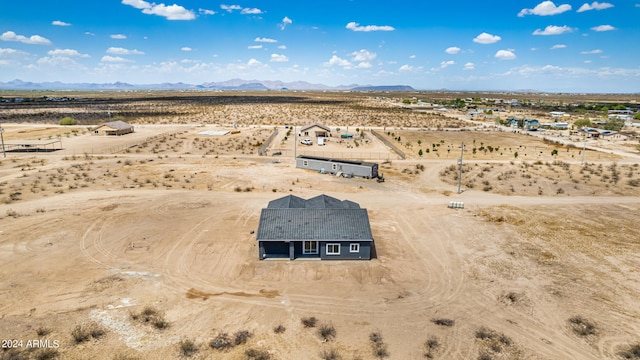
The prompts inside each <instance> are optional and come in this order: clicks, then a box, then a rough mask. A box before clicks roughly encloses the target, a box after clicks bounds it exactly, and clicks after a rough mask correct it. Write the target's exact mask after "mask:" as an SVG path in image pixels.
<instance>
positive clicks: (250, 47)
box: [247, 45, 262, 50]
mask: <svg viewBox="0 0 640 360" xmlns="http://www.w3.org/2000/svg"><path fill="white" fill-rule="evenodd" d="M247 49H250V50H253V49H262V45H249V46H247Z"/></svg>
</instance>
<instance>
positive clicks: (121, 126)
mask: <svg viewBox="0 0 640 360" xmlns="http://www.w3.org/2000/svg"><path fill="white" fill-rule="evenodd" d="M104 126H108V127H110V128H112V129H116V130H126V129H131V128H132V127H133V126H131V125H129V124H127V123H126V122H124V121H120V120H116V121H111V122H107V123H104Z"/></svg>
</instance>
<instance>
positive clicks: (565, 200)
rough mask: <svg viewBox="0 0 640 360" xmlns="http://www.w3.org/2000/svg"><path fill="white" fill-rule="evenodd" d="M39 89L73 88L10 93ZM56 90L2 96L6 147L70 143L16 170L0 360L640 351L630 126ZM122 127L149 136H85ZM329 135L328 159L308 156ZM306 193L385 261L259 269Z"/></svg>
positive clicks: (3, 168) (638, 244)
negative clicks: (517, 125)
mask: <svg viewBox="0 0 640 360" xmlns="http://www.w3.org/2000/svg"><path fill="white" fill-rule="evenodd" d="M29 96H32V97H33V98H34V99H36V98H37V99H44V98H45V96H59V94H58V95H56V94H38V96H37V97H34V96H33V94H22V93H9V92H7V93H3V94H2V97H3V98H9V97H21V98H22V97H24V98H27V97H29ZM64 96H65V97H67V98H69V99H70V100H69V101H60V102H58V101H55V102H54V101H44V100H38V101H35V100H34V101H22V102H3V103H0V121H1V126H2V128H3V132H2V134H3V139H4V142H6V143H7V144H20V143H23V144H24V143H29V142H37V141H44V140H56V139H57V140H59V141H60V142H61V149H59V150H54V151H46V152H39V151H38V152H36V151H35V149H34V148H22V149H19V148H15V147H14V148H13V149H18V150H15V151H8V152H7V153H6V157H3V158H1V159H0V200H2V201H1V202H0V339H1V340H2V349H1V350H0V359H3V360H4V359H56V358H58V359H114V360H116V359H117V360H124V359H186V358H192V359H285V360H286V359H324V360H331V359H343V360H355V359H362V360H364V359H482V360H489V359H640V335H638V334H640V302H638V301H637V294H638V293H640V273H639V272H638V269H640V227H638V226H637V224H638V221H640V211H639V210H640V165H639V164H640V147H639V145H640V143H639V141H638V134H639V133H640V131H638V128H628V127H627V128H625V129H624V134H625V136H624V138H618V139H602V138H587V137H586V136H583V135H582V134H580V133H578V132H577V131H576V129H568V130H564V131H558V130H545V131H538V132H535V133H534V132H527V131H522V130H516V129H513V128H511V127H507V126H504V125H502V124H500V122H499V121H497V120H498V119H497V118H496V117H488V118H486V119H481V120H478V119H470V118H469V117H468V116H467V115H466V111H465V110H464V109H459V110H458V109H455V108H452V107H450V106H448V105H449V104H450V102H452V101H454V100H456V99H457V98H462V99H464V98H467V97H473V98H484V97H496V96H498V95H496V94H475V93H474V94H464V93H445V92H442V93H441V92H433V93H406V94H405V93H367V92H362V93H358V92H256V93H242V92H222V93H211V92H192V93H189V92H126V93H125V92H96V93H91V92H78V93H64ZM504 96H507V95H504ZM508 96H509V98H510V99H511V98H516V99H519V100H524V99H525V98H526V99H534V98H535V96H536V95H535V94H509V95H508ZM552 96H554V99H555V100H556V101H558V102H561V103H565V104H570V103H574V102H578V103H609V104H629V103H632V104H636V103H637V101H640V97H638V96H637V95H636V96H632V95H563V94H557V95H552ZM415 98H417V99H420V100H424V102H425V103H427V102H428V103H430V104H439V106H432V107H430V108H428V109H426V110H425V109H422V108H421V109H415V108H412V107H411V106H407V101H408V102H409V103H412V102H415V100H416V99H415ZM405 100H407V101H405ZM546 100H547V103H552V101H551V100H550V99H549V98H548V97H547V98H546ZM443 106H447V110H444V111H443V110H441V109H438V108H441V107H443ZM503 109H504V113H500V117H501V118H502V119H506V118H507V117H509V116H522V115H523V114H527V116H535V117H541V121H548V122H551V120H550V119H547V120H543V119H542V117H544V116H547V115H546V113H547V112H548V111H547V110H548V109H539V108H528V109H524V110H523V109H522V108H517V109H516V108H513V109H512V108H509V107H505V108H503ZM606 116H607V115H606V113H604V114H603V113H598V112H597V111H593V112H589V113H574V114H572V120H571V121H572V122H573V121H575V120H577V119H582V118H589V117H590V118H593V119H594V120H595V119H600V118H606ZM63 117H71V118H73V119H75V120H77V124H76V125H69V126H63V125H59V121H60V119H61V118H63ZM110 120H121V121H127V122H129V123H130V124H132V125H133V126H134V127H135V132H134V133H132V134H127V135H123V136H98V135H95V134H93V132H92V129H93V128H94V127H95V126H97V125H99V124H102V123H104V122H108V121H110ZM313 123H320V124H324V125H326V126H328V127H330V128H331V130H332V136H331V137H329V138H328V139H327V140H328V141H327V143H326V145H324V146H319V145H318V144H317V142H316V140H315V139H312V140H313V145H310V146H306V145H302V144H301V143H300V139H301V137H298V136H297V131H299V129H300V128H301V127H303V126H305V125H309V124H313ZM208 131H210V132H213V131H217V132H221V133H225V134H224V135H208V134H212V133H207V132H208ZM621 133H622V132H621ZM341 134H352V135H353V137H352V138H351V139H347V138H343V137H341ZM301 154H305V155H314V156H322V157H332V158H345V159H364V160H367V161H374V162H377V163H379V165H380V168H379V171H380V172H381V173H382V174H383V175H384V180H385V181H384V182H378V181H376V180H375V179H363V178H356V177H354V178H344V177H338V176H332V175H331V174H320V173H318V172H315V171H308V170H303V169H298V168H296V167H295V158H294V157H295V156H296V155H301ZM459 159H461V160H462V166H461V167H460V164H459ZM460 174H462V177H461V178H460ZM459 183H460V186H461V191H460V192H458V184H459ZM290 194H291V195H296V196H299V197H302V198H305V199H308V198H311V197H314V196H317V195H321V194H327V195H329V196H332V197H335V198H338V199H340V200H345V199H346V200H351V201H354V202H357V203H359V204H360V206H361V207H363V208H366V209H367V210H368V214H369V219H370V222H371V230H372V233H373V237H374V241H375V256H374V258H373V259H372V260H370V261H346V260H345V261H313V260H303V259H296V260H294V261H290V260H265V261H260V260H259V259H258V249H257V243H256V235H255V233H254V232H255V231H256V230H257V227H258V222H259V219H260V212H261V209H263V208H265V207H266V206H267V204H268V202H269V201H271V200H274V199H277V198H280V197H283V196H286V195H290ZM452 201H454V202H462V203H464V208H451V207H450V203H451V202H452Z"/></svg>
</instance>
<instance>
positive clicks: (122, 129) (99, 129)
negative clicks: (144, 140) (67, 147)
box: [92, 120, 133, 136]
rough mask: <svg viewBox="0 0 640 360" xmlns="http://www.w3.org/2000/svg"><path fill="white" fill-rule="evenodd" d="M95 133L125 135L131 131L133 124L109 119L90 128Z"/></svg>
mask: <svg viewBox="0 0 640 360" xmlns="http://www.w3.org/2000/svg"><path fill="white" fill-rule="evenodd" d="M92 131H93V133H94V134H95V135H115V136H120V135H125V134H130V133H132V132H133V126H132V125H130V124H127V123H126V122H124V121H120V120H118V121H111V122H107V123H104V124H102V125H99V126H96V127H95V128H93V129H92Z"/></svg>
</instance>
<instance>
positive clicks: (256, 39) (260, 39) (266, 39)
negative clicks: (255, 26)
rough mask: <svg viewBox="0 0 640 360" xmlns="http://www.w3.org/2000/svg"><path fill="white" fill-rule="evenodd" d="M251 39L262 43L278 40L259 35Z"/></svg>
mask: <svg viewBox="0 0 640 360" xmlns="http://www.w3.org/2000/svg"><path fill="white" fill-rule="evenodd" d="M253 41H255V42H263V43H277V42H278V40H275V39H269V38H261V37H257V38H255V40H253Z"/></svg>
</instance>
